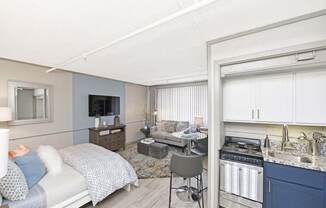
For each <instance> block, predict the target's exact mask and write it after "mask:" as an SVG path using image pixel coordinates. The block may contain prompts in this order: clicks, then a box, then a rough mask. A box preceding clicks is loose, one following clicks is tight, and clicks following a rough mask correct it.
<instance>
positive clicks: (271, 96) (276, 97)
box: [255, 73, 294, 122]
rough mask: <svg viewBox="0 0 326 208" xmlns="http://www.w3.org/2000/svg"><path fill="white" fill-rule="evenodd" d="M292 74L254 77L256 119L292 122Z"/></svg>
mask: <svg viewBox="0 0 326 208" xmlns="http://www.w3.org/2000/svg"><path fill="white" fill-rule="evenodd" d="M293 83H294V81H293V74H292V73H291V74H278V75H264V76H262V77H258V78H257V79H256V85H255V89H256V98H255V103H256V109H255V110H256V112H255V113H256V120H257V121H263V122H292V121H293V119H292V117H293V100H294V98H293V94H294V93H293V92H294V91H293V90H294V89H293Z"/></svg>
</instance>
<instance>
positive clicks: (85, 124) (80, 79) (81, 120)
mask: <svg viewBox="0 0 326 208" xmlns="http://www.w3.org/2000/svg"><path fill="white" fill-rule="evenodd" d="M72 80H73V81H72V85H73V86H72V90H73V93H72V96H73V128H74V144H80V143H86V142H88V141H89V133H88V128H90V127H94V117H89V116H88V95H89V94H93V95H108V96H119V97H120V121H121V122H122V123H124V122H125V83H124V82H121V81H116V80H111V79H104V78H99V77H94V76H88V75H84V74H73V78H72ZM113 118H114V116H107V117H102V120H105V121H106V122H107V123H108V124H113Z"/></svg>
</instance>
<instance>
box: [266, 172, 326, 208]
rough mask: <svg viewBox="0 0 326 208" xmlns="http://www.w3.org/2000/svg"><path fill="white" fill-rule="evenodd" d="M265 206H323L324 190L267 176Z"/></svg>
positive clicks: (270, 207) (279, 207) (289, 207)
mask: <svg viewBox="0 0 326 208" xmlns="http://www.w3.org/2000/svg"><path fill="white" fill-rule="evenodd" d="M265 189H267V190H265V194H266V196H265V206H264V207H265V208H309V207H313V208H323V191H321V190H318V189H313V188H309V187H306V186H301V185H297V184H293V183H287V182H284V181H279V180H275V179H272V178H266V183H265Z"/></svg>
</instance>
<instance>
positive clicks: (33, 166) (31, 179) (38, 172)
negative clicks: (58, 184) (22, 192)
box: [15, 151, 46, 189]
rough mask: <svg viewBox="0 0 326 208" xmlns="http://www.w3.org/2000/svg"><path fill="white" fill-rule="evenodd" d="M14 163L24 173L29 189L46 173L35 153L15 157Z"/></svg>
mask: <svg viewBox="0 0 326 208" xmlns="http://www.w3.org/2000/svg"><path fill="white" fill-rule="evenodd" d="M15 162H16V164H17V166H18V167H19V168H20V169H21V170H22V172H23V173H24V176H25V178H26V182H27V185H28V188H29V189H30V188H32V187H33V186H34V185H35V184H37V183H38V182H39V181H40V180H41V179H42V177H43V176H44V175H45V173H46V168H45V166H44V164H43V162H42V161H41V159H40V158H39V156H38V155H37V153H36V152H35V151H30V152H29V153H27V154H26V155H24V156H17V157H16V160H15Z"/></svg>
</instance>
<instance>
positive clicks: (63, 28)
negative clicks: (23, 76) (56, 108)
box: [0, 0, 326, 85]
mask: <svg viewBox="0 0 326 208" xmlns="http://www.w3.org/2000/svg"><path fill="white" fill-rule="evenodd" d="M203 2H208V3H209V4H207V5H206V6H204V7H201V8H199V9H196V10H195V9H194V10H192V11H191V12H188V13H186V14H184V15H182V16H179V17H177V18H174V19H172V20H171V21H168V22H166V23H164V24H159V25H158V26H156V27H154V28H151V29H148V30H145V31H143V32H141V33H140V34H137V35H135V36H132V37H130V38H128V39H126V40H122V41H120V42H118V43H116V44H114V45H112V46H110V47H106V48H104V49H103V50H100V51H99V52H97V53H94V54H92V55H89V56H87V58H86V57H85V58H77V59H75V60H74V61H73V62H70V63H69V64H65V63H66V62H67V61H68V62H69V60H71V59H73V58H74V57H82V56H83V54H87V53H88V52H89V51H92V50H94V49H97V48H100V47H102V46H104V45H107V44H108V43H111V42H112V41H115V40H117V39H119V38H121V37H124V36H125V35H128V34H130V33H132V32H134V31H137V30H138V29H141V28H143V27H146V26H147V25H150V24H152V23H155V22H157V21H159V20H162V19H163V18H165V17H170V16H171V15H174V14H176V13H178V12H180V11H185V9H189V8H195V7H196V5H198V4H200V3H203ZM322 9H326V1H325V0H286V1H284V0H269V1H268V0H265V1H261V0H246V1H244V0H216V1H212V3H211V2H209V1H207V0H202V1H199V0H137V1H135V0H110V1H108V0H97V1H91V0H69V1H67V0H56V1H52V0H29V1H21V0H0V57H1V58H6V59H12V60H17V61H22V62H28V63H33V64H38V65H44V66H48V67H58V68H61V69H65V70H68V71H73V72H80V73H85V74H91V75H95V76H101V77H106V78H111V79H117V80H122V81H127V82H132V83H137V84H143V85H154V84H164V83H172V82H183V81H195V80H203V79H206V78H207V72H206V59H207V58H206V42H207V41H209V40H212V39H215V38H219V37H224V36H227V35H231V34H234V33H237V32H241V31H244V30H248V29H252V28H255V27H260V26H263V25H266V24H270V23H274V22H277V21H281V20H285V19H289V18H293V17H296V16H300V15H303V14H308V13H312V12H315V11H318V10H322ZM52 73H55V72H52Z"/></svg>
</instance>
